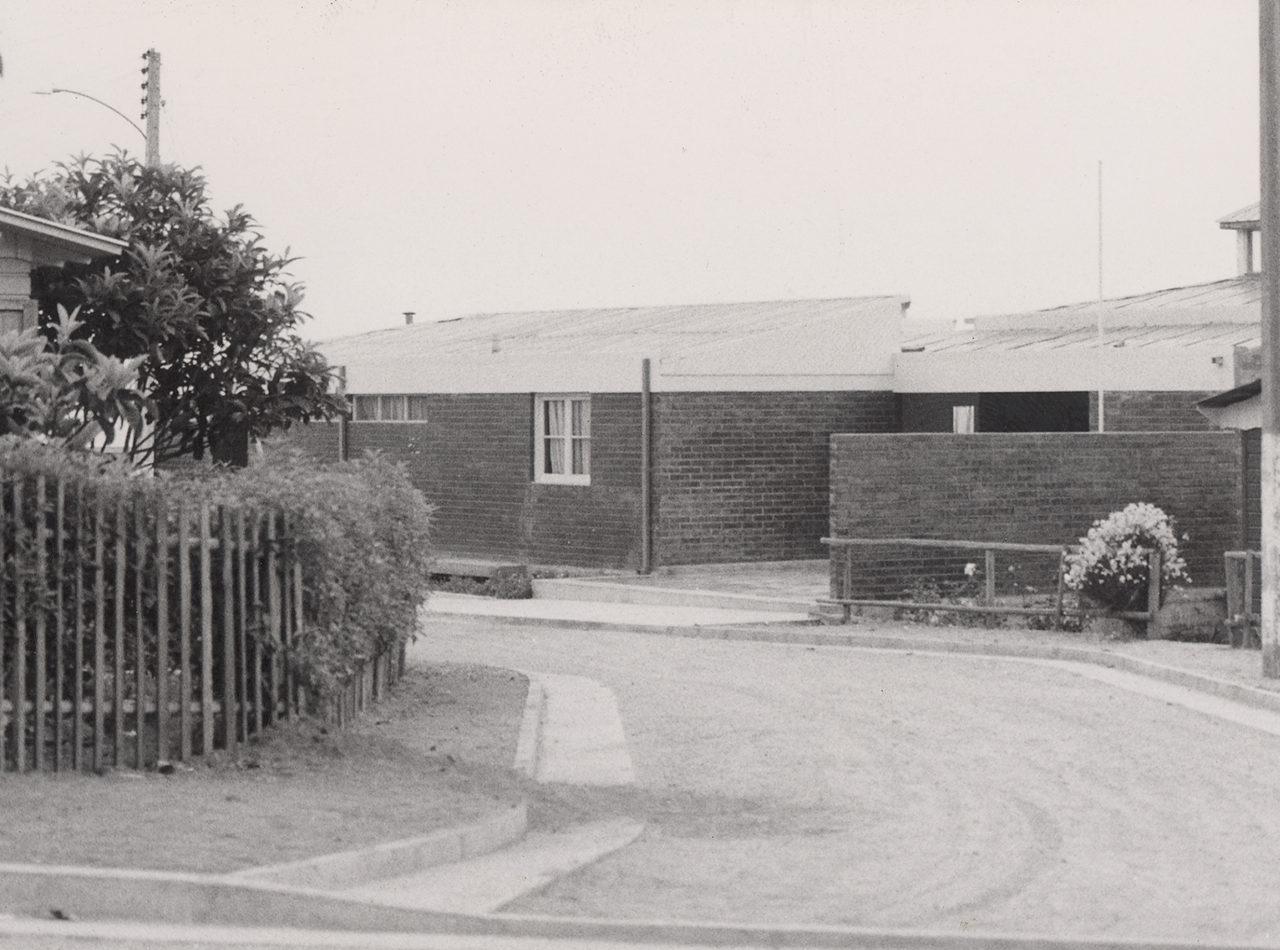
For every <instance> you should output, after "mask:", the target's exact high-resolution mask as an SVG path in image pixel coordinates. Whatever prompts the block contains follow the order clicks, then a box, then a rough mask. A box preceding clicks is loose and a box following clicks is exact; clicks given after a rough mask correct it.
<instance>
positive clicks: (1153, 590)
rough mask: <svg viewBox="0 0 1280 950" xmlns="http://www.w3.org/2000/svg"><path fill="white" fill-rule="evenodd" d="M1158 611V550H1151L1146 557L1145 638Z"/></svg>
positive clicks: (1148, 635)
mask: <svg viewBox="0 0 1280 950" xmlns="http://www.w3.org/2000/svg"><path fill="white" fill-rule="evenodd" d="M1159 612H1160V552H1159V551H1158V550H1156V551H1152V552H1151V554H1150V555H1148V557H1147V638H1148V639H1150V637H1151V628H1152V627H1153V626H1154V625H1155V622H1156V614H1158V613H1159Z"/></svg>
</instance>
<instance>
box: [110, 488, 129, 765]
mask: <svg viewBox="0 0 1280 950" xmlns="http://www.w3.org/2000/svg"><path fill="white" fill-rule="evenodd" d="M115 547H116V563H115V568H116V571H115V590H114V591H112V593H111V596H112V599H113V600H114V601H115V603H114V605H113V606H114V607H115V610H114V611H113V616H114V618H115V631H114V632H115V636H114V638H113V639H114V649H115V656H114V657H113V659H114V660H115V663H114V664H113V665H112V679H113V680H114V682H113V683H112V684H111V685H112V690H111V694H112V696H111V710H112V717H111V722H112V726H113V728H112V730H111V732H112V743H111V750H112V756H113V759H112V764H113V765H114V766H116V767H117V768H119V766H120V762H121V761H122V760H123V759H124V590H125V561H126V559H127V558H126V554H127V552H126V549H125V517H124V499H123V498H118V499H116V545H115Z"/></svg>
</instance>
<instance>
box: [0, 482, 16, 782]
mask: <svg viewBox="0 0 1280 950" xmlns="http://www.w3.org/2000/svg"><path fill="white" fill-rule="evenodd" d="M5 494H6V492H5V483H4V481H2V480H0V572H3V573H2V574H0V576H2V577H4V579H5V580H7V581H10V582H12V581H13V580H14V579H15V578H16V576H17V572H16V571H14V572H10V571H9V570H7V569H6V568H5V566H4V565H5V564H7V563H8V561H7V560H6V559H5V556H4V554H5V550H4V549H5V543H4V540H5V534H6V532H7V531H8V528H9V524H11V523H12V521H11V519H8V518H5V517H4V496H5ZM5 586H8V585H5ZM7 600H8V594H7V592H6V591H5V590H4V588H3V587H0V645H2V644H3V643H4V640H5V635H6V634H7V633H8V629H7V624H6V623H5V622H4V618H5V609H6V608H7V607H8V604H7ZM7 673H8V671H7V670H6V669H5V665H4V649H3V648H2V646H0V773H2V772H4V770H5V767H6V766H7V765H8V761H9V760H8V757H7V756H6V754H5V744H6V743H5V715H4V703H5V699H4V698H5V696H6V695H7V694H9V690H7V689H6V687H5V684H6V683H7V682H8V675H7ZM10 721H12V717H11V718H10ZM15 737H16V734H15Z"/></svg>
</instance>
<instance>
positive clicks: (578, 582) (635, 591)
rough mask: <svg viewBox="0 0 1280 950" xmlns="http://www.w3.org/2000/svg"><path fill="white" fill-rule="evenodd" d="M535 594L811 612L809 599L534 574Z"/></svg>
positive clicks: (550, 597) (613, 601)
mask: <svg viewBox="0 0 1280 950" xmlns="http://www.w3.org/2000/svg"><path fill="white" fill-rule="evenodd" d="M533 596H534V598H535V599H538V600H542V599H546V600H572V601H579V602H581V601H590V602H595V603H607V604H646V605H651V606H660V607H709V608H715V609H720V610H753V611H764V612H773V613H784V614H796V613H800V614H803V613H809V612H811V611H813V610H814V609H815V606H816V605H815V604H814V602H813V601H810V600H795V599H787V598H782V597H762V596H760V595H759V594H733V593H728V592H725V591H714V590H702V589H699V588H681V587H661V586H649V585H640V584H619V583H610V582H608V581H600V580H584V579H582V578H559V577H557V578H535V579H534V581H533Z"/></svg>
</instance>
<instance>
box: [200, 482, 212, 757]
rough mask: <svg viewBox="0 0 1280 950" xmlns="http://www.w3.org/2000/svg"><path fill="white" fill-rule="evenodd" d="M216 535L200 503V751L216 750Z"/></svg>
mask: <svg viewBox="0 0 1280 950" xmlns="http://www.w3.org/2000/svg"><path fill="white" fill-rule="evenodd" d="M212 548H213V536H212V532H211V530H210V526H209V503H208V502H207V501H205V502H201V503H200V558H199V564H200V753H201V755H208V754H209V753H211V752H212V751H213V563H212V561H213V558H212V554H213V551H212Z"/></svg>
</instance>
